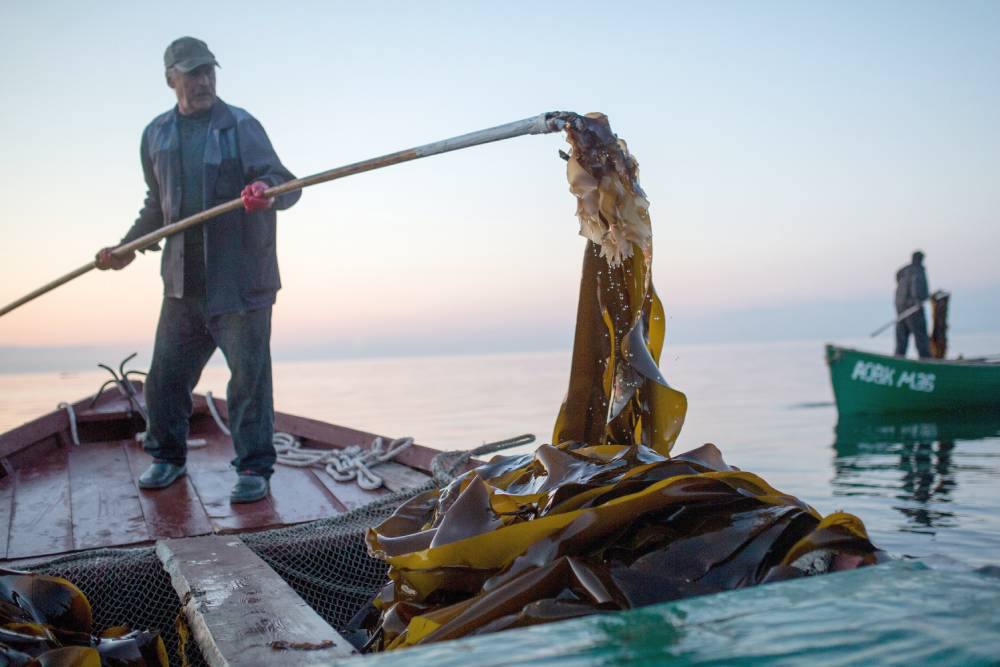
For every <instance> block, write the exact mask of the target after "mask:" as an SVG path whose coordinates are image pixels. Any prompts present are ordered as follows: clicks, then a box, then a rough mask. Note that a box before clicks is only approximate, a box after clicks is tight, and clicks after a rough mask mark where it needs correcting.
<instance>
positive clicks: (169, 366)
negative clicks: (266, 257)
mask: <svg viewBox="0 0 1000 667" xmlns="http://www.w3.org/2000/svg"><path fill="white" fill-rule="evenodd" d="M216 348H219V349H221V350H222V354H223V355H224V356H225V358H226V363H227V364H228V365H229V371H230V379H229V384H228V386H227V387H226V401H227V404H228V407H229V430H230V431H231V432H232V437H233V446H234V448H235V449H236V457H235V458H234V459H233V461H232V464H233V466H234V467H235V468H236V469H237V470H238V471H241V472H243V471H246V472H252V473H256V474H258V475H262V476H264V477H270V476H271V474H272V473H273V472H274V461H275V458H276V456H275V452H274V442H273V440H274V398H273V391H272V386H271V307H270V306H268V307H266V308H259V309H256V310H250V311H244V312H238V313H227V314H224V315H216V316H214V317H208V316H207V315H206V312H205V298H204V297H187V298H181V299H174V298H171V297H164V299H163V305H162V307H161V309H160V321H159V324H158V325H157V327H156V341H155V343H154V347H153V363H152V365H151V366H150V369H149V376H148V377H147V378H146V390H145V391H146V409H147V412H148V413H149V423H148V424H147V436H146V444H145V450H146V451H147V452H148V453H149V454H150V455H152V456H153V458H155V459H157V460H160V461H168V462H170V463H174V464H177V465H181V464H183V463H184V462H185V460H186V458H187V436H188V421H189V420H190V418H191V412H192V409H193V401H192V398H191V392H193V391H194V388H195V386H196V385H197V384H198V379H199V378H200V377H201V372H202V370H203V369H204V368H205V364H207V363H208V360H209V358H210V357H211V356H212V354H213V353H214V352H215V350H216Z"/></svg>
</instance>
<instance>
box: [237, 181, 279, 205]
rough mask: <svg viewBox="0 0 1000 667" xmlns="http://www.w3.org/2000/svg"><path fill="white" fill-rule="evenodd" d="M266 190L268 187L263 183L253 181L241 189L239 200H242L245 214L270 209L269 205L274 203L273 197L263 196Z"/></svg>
mask: <svg viewBox="0 0 1000 667" xmlns="http://www.w3.org/2000/svg"><path fill="white" fill-rule="evenodd" d="M267 188H268V185H267V183H265V182H264V181H254V182H253V183H251V184H250V185H248V186H246V187H245V188H243V192H241V193H240V199H242V200H243V208H244V209H246V212H247V213H253V212H255V211H263V210H264V209H268V208H271V204H273V203H274V197H265V196H264V191H265V190H267Z"/></svg>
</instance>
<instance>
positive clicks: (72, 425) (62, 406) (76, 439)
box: [58, 401, 80, 447]
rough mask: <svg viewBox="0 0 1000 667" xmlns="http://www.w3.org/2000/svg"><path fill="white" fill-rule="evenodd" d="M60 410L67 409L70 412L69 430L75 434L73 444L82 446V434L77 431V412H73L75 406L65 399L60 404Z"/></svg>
mask: <svg viewBox="0 0 1000 667" xmlns="http://www.w3.org/2000/svg"><path fill="white" fill-rule="evenodd" d="M58 409H59V410H65V411H66V412H68V413H69V432H70V435H71V436H73V444H74V445H76V446H77V447H79V446H80V434H79V433H77V431H76V413H75V412H73V406H72V405H70V404H69V403H67V402H65V401H63V402H62V403H60V404H59V407H58Z"/></svg>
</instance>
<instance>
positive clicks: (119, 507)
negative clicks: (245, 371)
mask: <svg viewBox="0 0 1000 667" xmlns="http://www.w3.org/2000/svg"><path fill="white" fill-rule="evenodd" d="M216 405H217V406H218V408H219V412H221V413H222V415H223V416H224V417H225V415H226V414H227V410H226V403H225V401H221V400H218V399H216ZM74 406H75V409H76V411H77V417H78V420H79V423H80V425H81V436H82V437H83V440H84V442H83V444H81V445H79V446H75V445H73V444H71V442H70V436H69V422H68V420H67V417H66V412H65V411H64V410H58V411H55V412H52V413H50V414H49V415H46V416H45V417H42V418H40V419H37V420H34V421H32V422H29V423H28V424H25V425H24V426H21V427H18V428H17V429H14V430H13V431H10V432H8V433H6V434H3V435H0V462H2V463H3V464H4V466H3V469H2V470H0V560H21V559H33V558H37V557H41V556H51V555H56V554H61V553H67V552H70V551H77V550H81V549H90V548H99V547H116V546H127V545H138V544H144V543H145V544H148V543H151V542H153V541H155V540H158V539H165V538H180V537H193V536H198V535H209V534H225V533H234V532H240V531H246V530H260V529H264V528H273V527H279V526H287V525H293V524H298V523H303V522H307V521H313V520H316V519H322V518H326V517H332V516H336V515H338V514H341V513H343V512H345V511H349V510H353V509H356V508H358V507H362V506H364V505H367V504H368V503H370V502H372V501H375V500H378V499H379V498H382V497H384V496H385V495H386V494H388V493H390V492H394V491H398V490H400V489H403V488H412V487H414V486H419V485H420V484H422V483H424V482H426V481H427V479H428V476H427V475H426V473H425V472H423V471H425V470H427V469H428V468H429V467H430V459H431V457H432V455H433V454H434V453H436V452H435V451H434V450H431V449H428V448H426V447H420V446H419V445H414V446H413V447H411V448H410V449H408V450H405V451H404V452H402V454H401V455H400V457H399V458H398V459H396V460H395V461H392V462H388V463H385V464H381V465H378V466H376V467H375V468H374V469H373V471H374V472H375V473H376V474H378V475H381V476H383V477H384V480H385V485H384V486H383V487H382V488H379V489H375V490H372V491H368V490H365V489H362V488H360V487H359V486H358V485H357V484H356V483H355V482H353V481H352V482H346V483H342V482H336V481H334V480H333V479H332V478H330V476H329V475H327V474H326V473H325V472H324V471H323V470H322V469H320V468H295V467H289V466H283V465H277V466H275V473H274V476H273V477H272V478H271V495H270V497H268V498H266V499H264V500H261V501H259V502H256V503H248V504H236V505H234V504H231V503H230V502H229V493H230V491H231V490H232V488H233V485H234V484H235V483H236V477H237V476H236V471H235V470H233V469H232V468H231V466H230V460H231V459H232V458H233V456H234V451H233V443H232V440H231V439H230V438H229V437H228V436H226V435H224V434H223V433H222V432H221V431H220V430H219V428H218V427H217V426H216V424H215V423H214V422H213V421H212V420H211V419H210V418H209V417H208V416H207V414H206V413H207V411H208V410H207V405H206V403H205V399H204V397H201V396H196V397H195V416H194V417H193V418H192V421H191V437H192V438H199V439H204V440H206V441H207V446H205V447H201V448H192V449H190V450H189V452H188V464H187V468H188V474H187V476H185V477H183V478H181V479H180V480H178V481H177V482H176V483H175V484H173V485H171V486H170V487H168V488H166V489H139V488H138V484H137V480H138V478H139V476H140V475H142V473H143V471H145V470H146V468H147V467H148V466H149V464H150V463H152V458H151V457H150V456H149V455H148V454H146V453H145V452H144V451H143V450H142V446H141V445H140V444H139V443H138V442H135V441H134V439H133V438H132V437H131V434H132V433H134V431H135V430H136V428H138V427H141V420H137V419H136V418H134V417H133V416H130V414H131V408H130V406H129V405H128V402H127V401H126V399H125V398H123V397H122V396H120V395H119V393H118V391H117V390H115V389H112V390H110V391H107V392H105V394H103V395H102V396H101V398H100V399H99V400H98V402H97V403H96V404H95V405H94V406H91V405H90V399H89V398H88V399H84V400H81V401H78V402H76V403H75V404H74ZM276 419H277V422H278V424H277V428H278V430H282V431H286V432H289V433H291V434H293V435H295V436H296V437H298V438H301V439H303V441H304V443H305V444H306V446H307V447H310V448H320V449H330V448H334V447H347V446H350V445H361V446H363V447H367V446H369V445H370V443H371V441H372V439H374V437H375V436H374V435H373V434H370V433H364V432H362V431H357V430H354V429H349V428H344V427H341V426H335V425H333V424H325V423H323V422H319V421H316V420H313V419H307V418H302V417H293V416H290V415H287V414H282V413H277V415H276ZM4 453H6V454H7V456H6V457H2V454H4ZM407 459H410V461H411V462H410V463H408V464H405V465H404V463H406V460H407ZM412 465H416V467H417V468H419V469H420V470H414V469H413V468H412V467H411V466H412ZM4 472H6V476H4Z"/></svg>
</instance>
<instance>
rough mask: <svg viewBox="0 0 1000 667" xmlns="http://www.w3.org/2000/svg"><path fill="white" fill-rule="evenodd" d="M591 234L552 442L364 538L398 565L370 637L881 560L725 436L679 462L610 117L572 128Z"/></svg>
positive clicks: (563, 614) (634, 213) (590, 608)
mask: <svg viewBox="0 0 1000 667" xmlns="http://www.w3.org/2000/svg"><path fill="white" fill-rule="evenodd" d="M567 133H568V141H569V143H570V145H571V147H572V152H571V154H570V155H569V161H568V178H569V182H570V191H571V192H572V193H573V194H574V195H575V196H576V198H577V215H578V217H579V219H580V227H581V234H582V235H583V236H585V237H586V238H587V239H588V244H587V249H586V250H585V253H584V260H583V272H582V278H581V285H580V297H579V306H578V310H577V323H576V333H575V340H574V347H573V358H572V369H571V373H570V382H569V390H568V392H567V396H566V400H565V402H564V403H563V405H562V408H561V409H560V411H559V415H558V417H557V419H556V425H555V429H554V434H553V438H552V441H553V444H551V445H542V446H541V447H539V448H538V449H537V450H536V451H535V452H534V453H533V454H526V455H521V456H498V457H495V458H494V459H493V460H492V461H490V462H489V463H487V464H485V465H482V466H480V467H478V468H476V469H474V470H471V471H469V472H467V473H466V474H464V475H462V476H461V477H459V478H458V479H456V480H455V481H454V482H452V483H451V484H450V485H448V486H447V487H445V488H444V489H441V490H440V491H438V490H434V491H428V492H426V493H424V494H422V495H419V496H416V497H414V498H413V499H411V500H410V501H408V502H407V503H405V504H404V505H402V506H401V507H400V508H399V509H398V510H397V511H396V512H395V514H393V515H392V516H391V517H390V518H388V519H387V520H385V521H384V522H383V523H382V524H381V525H379V526H378V527H376V528H374V529H372V530H371V531H369V533H368V536H367V540H368V546H369V550H370V552H371V553H372V554H373V555H374V556H376V557H378V558H382V559H384V560H385V561H386V562H387V563H388V564H389V579H390V580H389V583H388V584H387V585H386V587H385V588H384V589H383V591H382V593H381V594H380V595H379V596H378V598H377V599H376V600H375V607H376V608H377V609H378V610H379V613H378V614H377V615H373V616H372V618H371V622H370V630H371V633H372V635H371V636H372V642H371V644H372V646H373V647H374V648H376V649H378V648H382V649H394V648H399V647H403V646H410V645H414V644H421V643H427V642H433V641H439V640H445V639H453V638H457V637H462V636H466V635H470V634H477V633H485V632H493V631H497V630H502V629H506V628H513V627H519V626H524V625H531V624H536V623H545V622H550V621H555V620H561V619H566V618H572V617H575V616H581V615H585V614H592V613H595V612H598V611H608V610H620V609H628V608H632V607H636V606H640V605H645V604H651V603H654V602H661V601H666V600H673V599H677V598H681V597H686V596H690V595H699V594H706V593H713V592H717V591H723V590H730V589H735V588H741V587H745V586H752V585H755V584H759V583H764V582H768V581H775V580H779V579H787V578H790V577H797V576H803V575H805V574H814V573H817V572H822V571H825V570H827V569H831V568H833V569H836V568H841V567H851V566H856V565H858V564H867V563H872V562H875V561H876V560H877V559H878V557H879V552H878V551H877V550H876V549H875V547H874V546H873V545H872V544H871V542H870V541H869V540H868V537H867V535H866V533H865V529H864V526H863V524H862V523H861V521H860V520H858V519H857V518H856V517H853V516H851V515H848V514H843V513H835V514H832V515H830V516H827V517H826V518H824V517H822V516H821V515H820V514H818V513H817V512H816V511H815V510H814V509H813V508H811V507H810V506H808V505H807V504H805V503H804V502H802V501H801V500H799V499H797V498H795V497H792V496H789V495H786V494H783V493H781V492H780V491H778V490H776V489H774V488H772V487H771V486H770V485H769V484H768V483H767V482H765V481H764V480H763V479H761V478H759V477H757V476H756V475H754V474H752V473H749V472H743V471H740V470H738V469H736V468H734V467H732V466H729V465H727V464H726V462H725V461H724V460H723V458H722V455H721V453H720V452H719V450H718V449H717V448H716V447H715V446H714V445H710V444H708V445H704V446H702V447H700V448H698V449H696V450H694V451H691V452H687V453H685V454H680V455H676V456H672V455H671V449H672V447H673V444H674V442H675V440H676V439H677V436H678V434H679V432H680V429H681V425H682V424H683V420H684V414H685V411H686V408H687V403H686V398H685V397H684V395H683V394H682V393H680V392H679V391H677V390H675V389H673V388H671V387H670V386H669V385H668V384H667V383H666V381H665V380H664V378H663V376H662V375H661V373H660V371H659V368H658V362H659V355H660V351H661V349H662V345H663V339H664V314H663V308H662V305H661V304H660V300H659V298H658V297H657V295H656V292H655V290H654V289H653V285H652V280H651V260H652V231H651V227H650V220H649V213H648V202H647V200H646V197H645V194H644V193H643V192H642V190H641V188H640V187H639V184H638V165H637V163H636V161H635V159H634V158H633V157H632V156H631V155H630V154H629V152H628V149H627V147H626V145H625V144H624V142H622V141H620V140H618V138H617V137H616V136H615V135H614V134H613V133H612V132H611V129H610V127H609V125H608V122H607V118H606V117H604V116H603V115H600V114H592V115H589V116H587V117H582V118H579V119H578V120H577V121H576V122H574V123H571V124H570V126H569V127H568V128H567Z"/></svg>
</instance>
